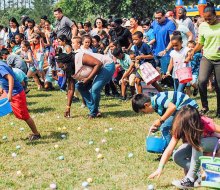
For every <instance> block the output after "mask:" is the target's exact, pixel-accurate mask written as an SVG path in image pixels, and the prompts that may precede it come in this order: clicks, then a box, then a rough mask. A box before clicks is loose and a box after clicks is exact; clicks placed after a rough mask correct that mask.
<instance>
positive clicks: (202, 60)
mask: <svg viewBox="0 0 220 190" xmlns="http://www.w3.org/2000/svg"><path fill="white" fill-rule="evenodd" d="M186 13H187V12H186V9H185V8H180V9H179V11H178V12H177V17H175V15H174V13H173V12H172V11H168V12H167V13H166V12H165V11H164V10H162V9H158V10H157V11H155V14H154V17H153V19H151V18H145V19H142V20H140V19H139V18H137V17H135V16H133V17H132V18H129V19H126V18H123V19H121V18H112V17H109V18H108V19H107V20H105V19H103V18H96V19H95V22H94V25H93V24H92V23H91V22H89V21H86V22H84V23H81V22H79V23H76V22H75V21H74V20H70V19H69V18H68V17H66V16H65V15H64V14H63V12H62V9H60V8H57V9H55V10H54V17H55V19H56V22H55V24H52V23H51V22H50V21H49V20H48V19H47V16H42V17H41V21H40V23H38V24H37V23H35V21H34V20H33V19H31V18H29V17H28V16H23V17H22V19H21V24H19V23H18V22H17V20H16V19H15V18H11V19H10V20H9V27H8V28H7V27H3V26H0V46H1V47H0V49H1V52H0V59H1V60H2V61H1V62H0V84H1V89H0V90H1V91H0V93H1V92H2V90H4V91H6V92H7V94H8V99H9V101H10V102H11V105H12V108H13V111H14V114H15V116H16V117H18V118H19V119H23V120H25V121H26V122H27V124H28V125H29V127H30V128H31V129H32V131H33V135H31V137H30V139H31V140H37V139H39V138H40V137H41V136H40V133H39V132H38V131H37V129H36V126H35V123H34V121H33V120H32V119H31V117H30V115H29V113H28V109H27V106H24V105H26V95H25V94H27V93H29V91H30V89H29V88H28V80H30V79H31V78H33V80H34V82H35V84H36V88H37V89H38V90H46V91H48V90H53V89H54V84H58V86H59V88H60V90H62V91H66V92H67V105H66V109H65V114H64V115H65V117H70V116H71V115H70V109H71V104H72V102H74V101H79V96H80V95H81V97H82V98H81V100H82V107H87V108H88V109H89V118H91V119H92V118H97V117H101V116H102V114H101V112H100V110H99V103H100V99H101V91H102V89H103V88H104V93H105V95H106V96H113V97H115V98H120V99H121V101H126V100H129V99H132V107H133V110H134V111H135V112H140V111H141V112H144V113H152V112H157V113H158V114H159V115H160V116H161V117H160V119H158V120H156V121H155V123H154V125H153V127H152V128H151V130H152V131H157V130H158V129H160V130H161V131H162V133H163V136H164V137H165V139H166V142H167V149H166V150H165V152H164V154H163V156H162V158H161V161H160V164H159V167H158V170H157V171H156V172H154V173H153V174H152V175H151V176H150V178H153V177H155V176H160V175H161V172H162V169H163V167H164V164H165V163H166V162H167V160H168V158H169V156H170V155H171V154H172V152H173V150H174V148H175V146H176V145H177V143H178V140H179V139H181V138H182V139H183V141H184V144H183V146H181V147H180V148H179V149H178V151H176V152H175V154H174V161H175V162H176V163H177V164H178V165H180V166H181V167H183V168H184V172H185V174H186V177H184V179H183V180H180V181H176V182H175V183H174V185H175V186H177V187H180V188H186V187H193V186H194V183H195V181H196V180H197V179H198V175H197V172H198V170H199V168H198V157H199V155H201V152H202V151H207V152H208V151H210V150H213V146H214V145H215V143H216V142H217V140H218V138H217V137H214V136H213V135H212V134H214V133H215V132H217V133H219V132H220V127H219V126H218V125H216V124H214V123H213V121H212V120H210V119H209V118H207V117H205V116H204V115H205V114H207V113H208V112H209V106H208V95H207V89H210V90H213V89H215V91H216V94H217V109H216V110H217V111H216V117H217V118H220V21H219V20H218V18H217V16H216V13H215V9H214V8H213V6H210V5H208V6H207V7H206V8H205V9H204V16H203V17H195V18H193V19H191V18H189V17H187V16H186ZM4 62H5V63H4ZM146 62H148V63H150V65H152V67H154V68H155V69H156V70H157V71H158V72H159V73H160V75H161V79H160V80H158V81H153V82H152V83H151V85H152V86H153V87H154V88H155V89H156V90H157V91H158V93H157V94H156V95H155V96H153V97H149V96H148V95H145V94H143V86H142V84H143V75H142V73H141V72H140V67H141V66H142V65H143V64H144V63H146ZM185 67H190V68H191V72H192V73H191V74H192V80H191V81H190V82H187V83H182V82H180V81H179V78H178V76H177V71H178V70H179V69H181V68H185ZM128 87H129V89H130V93H128V92H127V88H128ZM168 88H169V91H167V90H168ZM191 88H192V89H191ZM172 89H174V90H173V91H172ZM191 90H193V92H191ZM198 93H199V94H200V97H201V102H202V109H201V110H199V111H198V105H197V103H196V102H195V100H193V99H192V98H190V96H192V95H193V96H196V95H197V94H198ZM79 94H80V95H79ZM177 111H178V112H177ZM171 130H173V131H174V132H173V134H172V136H171V133H170V131H171ZM190 150H191V151H190ZM186 156H188V157H189V158H191V157H192V158H191V162H190V159H188V160H187V159H185V157H186ZM186 160H187V161H186ZM188 162H189V163H188Z"/></svg>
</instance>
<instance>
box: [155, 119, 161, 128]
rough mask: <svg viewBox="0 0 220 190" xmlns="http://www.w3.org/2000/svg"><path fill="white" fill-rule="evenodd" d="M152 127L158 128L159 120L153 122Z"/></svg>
mask: <svg viewBox="0 0 220 190" xmlns="http://www.w3.org/2000/svg"><path fill="white" fill-rule="evenodd" d="M153 126H155V127H157V128H159V127H160V126H161V122H160V120H159V119H157V120H156V121H155V122H154V124H153Z"/></svg>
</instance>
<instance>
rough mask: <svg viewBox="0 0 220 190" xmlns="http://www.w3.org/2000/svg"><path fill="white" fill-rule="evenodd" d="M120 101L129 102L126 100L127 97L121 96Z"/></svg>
mask: <svg viewBox="0 0 220 190" xmlns="http://www.w3.org/2000/svg"><path fill="white" fill-rule="evenodd" d="M119 99H120V100H121V101H126V100H127V98H126V97H125V96H121V97H120V98H119Z"/></svg>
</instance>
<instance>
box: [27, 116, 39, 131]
mask: <svg viewBox="0 0 220 190" xmlns="http://www.w3.org/2000/svg"><path fill="white" fill-rule="evenodd" d="M25 122H26V123H27V124H28V126H29V127H30V129H31V131H32V132H33V133H34V134H35V135H39V134H40V133H39V132H38V131H37V127H36V125H35V123H34V120H33V119H32V118H31V117H30V118H29V119H27V120H25Z"/></svg>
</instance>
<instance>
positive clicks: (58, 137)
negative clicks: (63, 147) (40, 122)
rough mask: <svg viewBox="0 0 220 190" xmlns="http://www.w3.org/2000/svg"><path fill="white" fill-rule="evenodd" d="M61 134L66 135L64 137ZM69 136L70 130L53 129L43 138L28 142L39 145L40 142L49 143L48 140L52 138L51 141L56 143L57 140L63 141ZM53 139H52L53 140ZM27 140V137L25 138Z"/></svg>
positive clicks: (28, 143)
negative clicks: (59, 130)
mask: <svg viewBox="0 0 220 190" xmlns="http://www.w3.org/2000/svg"><path fill="white" fill-rule="evenodd" d="M61 135H65V138H62V137H61ZM67 138H68V132H55V131H52V132H51V133H50V134H49V135H42V137H41V139H39V140H37V141H33V142H31V141H29V142H27V143H26V144H27V145H38V144H48V140H50V143H55V142H57V141H62V140H65V139H67ZM51 139H52V141H51ZM23 140H26V139H23Z"/></svg>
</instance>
